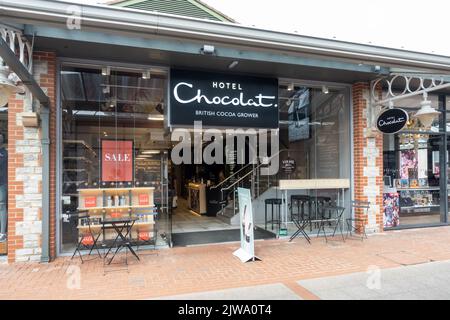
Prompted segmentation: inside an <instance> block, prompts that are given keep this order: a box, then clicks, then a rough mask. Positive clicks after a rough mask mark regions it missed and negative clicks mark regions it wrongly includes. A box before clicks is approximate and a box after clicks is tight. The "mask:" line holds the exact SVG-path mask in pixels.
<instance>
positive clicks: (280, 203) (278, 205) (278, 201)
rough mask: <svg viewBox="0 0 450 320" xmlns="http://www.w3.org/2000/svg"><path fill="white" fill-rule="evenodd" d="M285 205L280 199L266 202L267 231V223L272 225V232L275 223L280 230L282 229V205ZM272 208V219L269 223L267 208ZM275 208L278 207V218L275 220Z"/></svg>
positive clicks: (271, 199)
mask: <svg viewBox="0 0 450 320" xmlns="http://www.w3.org/2000/svg"><path fill="white" fill-rule="evenodd" d="M282 204H283V200H282V199H279V198H270V199H266V200H264V217H265V228H266V230H267V223H272V230H273V225H274V223H276V224H278V229H279V228H280V224H281V220H280V212H281V205H282ZM268 205H270V206H271V216H272V219H271V220H269V221H267V206H268ZM274 206H275V207H278V218H277V219H275V220H274V218H273V213H274Z"/></svg>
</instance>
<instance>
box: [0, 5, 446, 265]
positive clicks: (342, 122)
mask: <svg viewBox="0 0 450 320" xmlns="http://www.w3.org/2000/svg"><path fill="white" fill-rule="evenodd" d="M4 2H6V4H5V5H4V12H7V13H8V14H7V16H5V20H3V19H2V23H3V21H6V22H9V24H5V25H4V26H2V27H1V28H3V29H2V30H7V31H8V32H10V33H2V34H18V35H21V37H23V39H26V40H27V41H29V40H30V39H31V38H32V35H35V38H34V42H33V43H34V48H33V50H34V51H33V52H32V53H29V55H30V56H31V57H32V61H33V65H32V67H30V68H29V69H28V72H29V73H30V77H31V74H32V78H33V79H34V81H35V82H36V86H38V87H39V88H40V90H42V91H43V93H42V94H43V95H42V94H40V92H39V90H38V89H36V87H35V85H34V84H33V81H31V80H30V81H27V85H28V86H29V87H30V88H31V89H30V88H28V90H30V92H31V91H33V97H34V98H35V99H34V102H33V100H32V99H29V98H30V95H29V94H30V93H29V92H28V94H25V95H20V94H18V95H16V96H14V95H12V96H11V97H10V98H9V103H8V105H7V107H5V109H4V110H3V109H0V124H2V125H1V128H0V137H1V136H3V142H2V141H0V144H2V145H3V146H4V148H2V149H1V150H4V152H3V153H2V151H1V150H0V156H1V155H2V154H3V155H5V157H3V158H2V159H8V160H7V161H1V162H0V170H1V172H8V179H7V180H5V179H2V180H1V181H4V182H5V181H7V183H8V187H9V188H8V190H9V192H8V196H7V200H8V201H6V202H7V203H4V202H1V201H0V214H2V213H3V212H7V216H8V222H7V225H8V232H7V233H8V234H7V241H6V243H7V247H8V260H9V261H10V262H14V261H36V260H42V261H47V260H51V259H53V258H55V257H57V256H60V255H68V254H71V253H73V251H74V248H75V246H76V244H77V243H78V242H79V241H80V240H83V230H85V229H86V228H87V227H89V226H90V227H92V228H96V227H98V223H99V221H100V220H98V219H102V218H104V217H105V216H109V217H121V216H125V215H132V216H133V217H136V218H137V221H136V225H135V227H134V228H133V229H132V233H131V235H132V237H134V238H135V239H136V240H138V241H140V243H139V245H141V246H145V247H146V248H153V247H156V248H161V247H170V246H172V245H190V244H201V243H212V242H221V241H230V240H232V241H234V240H237V239H238V237H239V231H237V232H236V230H238V228H239V226H238V220H239V216H238V212H237V211H236V210H237V207H238V206H237V205H236V201H235V191H236V188H237V187H245V188H248V189H250V190H251V194H252V197H253V207H254V213H253V216H254V223H255V225H256V227H257V228H256V229H255V237H256V238H257V239H258V238H259V239H267V238H276V237H281V238H284V237H286V236H287V237H289V236H290V235H291V234H293V232H294V231H295V226H294V224H293V223H292V217H293V216H297V217H300V216H303V215H307V214H309V213H308V210H309V209H308V206H309V205H310V204H311V203H312V204H313V205H315V206H316V205H318V204H320V205H324V204H325V205H327V204H339V205H342V206H344V207H345V212H344V216H343V219H344V221H345V219H346V218H350V217H364V219H365V220H364V221H365V222H364V226H363V227H364V229H365V230H366V232H367V233H369V232H383V231H384V230H390V229H396V228H403V227H417V226H435V225H446V224H447V223H448V203H447V202H448V200H447V199H448V198H447V193H448V187H447V176H448V174H447V171H448V168H447V167H448V161H447V160H448V159H447V158H448V156H447V154H448V151H447V149H448V148H447V146H448V144H447V134H448V132H447V130H448V128H447V112H446V110H447V107H446V99H447V95H448V94H449V92H447V90H448V87H437V88H436V89H435V90H434V91H433V92H429V94H428V98H429V100H430V101H431V107H432V108H434V109H435V110H436V112H439V115H437V116H436V117H434V118H433V122H432V124H431V125H430V126H427V127H426V126H424V125H423V123H421V122H419V121H418V120H417V119H418V118H416V115H417V113H418V111H420V109H421V100H422V98H420V97H421V96H419V95H418V94H411V95H410V96H409V97H405V98H404V99H393V100H395V103H394V106H395V107H398V108H402V109H404V110H405V111H406V112H407V113H408V115H409V121H408V123H407V124H406V125H405V127H404V128H402V130H401V131H398V132H395V133H392V134H382V133H380V132H379V131H376V130H375V127H376V126H375V124H376V121H375V119H376V117H377V115H378V113H379V109H380V108H379V107H380V106H379V105H378V104H377V103H376V101H374V99H373V96H374V92H376V93H377V94H378V93H380V94H381V93H382V92H383V90H384V91H386V90H388V89H389V90H391V89H396V90H400V92H402V89H401V87H402V86H401V85H400V84H398V82H397V83H396V85H395V86H393V87H392V88H391V87H389V88H388V87H386V86H385V85H382V86H381V87H378V86H374V84H373V81H374V80H376V79H379V78H387V79H389V78H392V76H393V73H392V71H391V68H393V67H395V68H396V70H398V69H402V68H403V69H404V70H406V71H405V72H407V70H411V69H413V70H414V69H421V70H423V69H427V68H428V69H427V70H429V72H430V74H434V75H440V74H441V73H442V74H443V73H445V72H447V71H448V70H450V61H447V60H448V59H446V58H443V57H437V56H434V55H427V54H416V53H408V52H403V51H397V50H391V49H383V50H382V49H380V48H374V47H372V46H366V45H357V44H349V43H342V42H339V41H335V40H323V41H322V42H318V41H317V39H314V38H309V37H304V36H299V35H297V34H285V33H278V32H272V31H265V30H259V29H255V28H248V27H245V26H241V25H236V24H233V23H224V22H212V21H207V20H201V19H192V18H186V17H176V16H171V15H164V14H155V13H151V12H150V13H149V12H142V11H137V10H130V11H126V15H125V13H124V12H125V11H124V10H123V9H121V8H117V7H109V6H89V5H86V6H81V7H80V8H81V9H82V10H81V11H82V12H83V17H78V18H80V19H81V30H80V29H70V28H67V19H69V18H74V17H73V15H71V14H70V13H67V7H66V4H62V3H59V2H56V3H55V2H51V1H46V0H29V2H33V8H34V9H33V12H31V13H30V14H29V16H27V20H26V21H24V20H23V19H25V18H24V17H23V16H22V13H21V12H22V10H23V6H26V5H27V4H26V3H24V4H22V3H21V4H17V3H14V1H4ZM28 5H29V3H28ZM49 11H54V12H53V13H58V14H60V16H59V17H58V18H55V15H54V14H50V13H49ZM2 14H3V13H2ZM121 15H123V16H121ZM118 16H121V17H122V18H121V19H119V18H118ZM2 18H3V17H2ZM75 18H76V17H75ZM84 18H86V19H85V20H83V19H84ZM123 20H126V22H124V21H123ZM155 26H157V28H156V27H155ZM155 28H156V29H155ZM149 30H152V32H149ZM155 30H156V31H155ZM199 30H200V31H201V32H200V31H199ZM232 34H233V35H236V37H230V35H232ZM8 39H9V38H8V37H3V40H4V42H5V41H8ZM27 43H28V42H27ZM29 43H30V44H31V42H29ZM0 49H1V51H0V53H1V56H2V57H3V60H4V61H5V62H6V61H7V59H6V58H5V57H6V56H7V55H6V53H8V52H7V50H9V49H8V46H7V47H5V46H0ZM19 49H20V48H19ZM19 49H18V50H19ZM374 50H381V51H382V54H381V53H380V54H379V55H377V56H376V57H374V56H373V52H374ZM19 51H20V50H19ZM377 52H378V51H377ZM12 55H13V56H14V54H12ZM8 57H9V56H8ZM400 57H403V59H400ZM407 58H408V59H407ZM8 59H9V60H8V65H9V67H10V68H11V71H14V72H16V73H18V72H19V71H20V70H21V65H22V64H23V63H22V62H21V61H20V59H17V60H18V61H17V63H15V61H14V59H12V58H11V57H9V58H8ZM4 64H6V63H4ZM22 75H23V74H22ZM424 77H426V76H424ZM446 80H448V79H444V81H443V83H448V81H446ZM24 82H25V81H24ZM374 89H375V91H374ZM423 90H425V89H424V88H418V89H417V92H419V93H421V92H422V91H423ZM44 91H45V92H44ZM382 105H383V107H388V106H387V104H384V103H383V104H382ZM2 110H3V111H2ZM47 111H48V112H47ZM3 113H4V114H5V115H6V114H7V116H5V117H3V118H5V119H3V118H2V114H3ZM33 117H34V118H33ZM7 118H8V120H6V119H7ZM35 118H38V119H39V121H29V119H31V120H33V119H35ZM1 121H3V122H1ZM198 121H201V123H200V126H201V127H199V126H198V124H196V122H198ZM425 127H426V128H425ZM47 134H48V137H47ZM0 140H1V138H0ZM2 145H0V147H2ZM6 150H7V151H6ZM0 160H1V159H0ZM271 168H272V169H273V168H274V170H273V171H271ZM1 172H0V173H1ZM1 177H3V178H4V177H5V176H4V175H1ZM1 181H0V182H1ZM280 181H295V182H296V183H297V182H299V183H300V182H301V183H303V184H305V183H309V185H310V187H309V188H303V187H302V188H298V189H295V188H290V189H289V190H288V191H286V190H282V189H280ZM325 182H327V183H330V184H329V185H328V186H327V185H323V183H325ZM336 186H339V187H336ZM341 186H342V187H341ZM0 187H1V186H0ZM0 193H1V190H0ZM283 199H285V201H284V202H283ZM301 199H308V201H307V202H302V201H304V200H301ZM353 199H358V200H365V201H369V202H370V203H371V205H370V208H369V210H368V211H367V212H362V211H359V210H357V211H355V212H354V211H352V210H351V205H350V204H351V201H352V200H353ZM0 200H1V199H0ZM6 206H7V210H6V209H5V208H6ZM283 206H286V207H285V208H287V211H286V212H285V211H283V210H284V209H283ZM2 208H3V209H2ZM80 211H83V212H88V213H89V214H90V215H91V216H90V219H91V220H90V221H87V220H80V219H78V217H77V215H76V214H77V213H78V212H80ZM282 212H284V213H282ZM272 214H273V216H274V218H272ZM2 217H3V215H2ZM273 220H275V221H273ZM2 221H3V220H2ZM2 221H0V226H1V225H2V224H3V222H2ZM2 230H3V229H2ZM307 231H308V232H309V233H311V234H315V233H317V226H316V225H313V224H311V226H310V228H308V230H307ZM1 232H2V233H3V231H1ZM199 234H201V235H202V240H201V241H200V242H196V241H197V240H198V239H199V238H200V237H199ZM103 236H105V235H103ZM205 239H206V241H204V240H205ZM202 241H203V242H202ZM4 242H5V241H4ZM0 243H1V242H0ZM0 253H2V251H1V247H0Z"/></svg>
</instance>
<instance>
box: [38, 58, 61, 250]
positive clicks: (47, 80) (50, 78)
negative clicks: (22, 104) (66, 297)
mask: <svg viewBox="0 0 450 320" xmlns="http://www.w3.org/2000/svg"><path fill="white" fill-rule="evenodd" d="M34 60H35V61H36V60H37V61H45V62H46V63H47V71H48V72H47V74H41V75H40V79H39V84H40V86H41V88H42V89H43V90H44V91H45V92H46V93H47V96H48V97H49V98H50V255H51V257H52V258H54V257H56V207H55V206H56V54H55V53H54V52H42V51H37V52H34Z"/></svg>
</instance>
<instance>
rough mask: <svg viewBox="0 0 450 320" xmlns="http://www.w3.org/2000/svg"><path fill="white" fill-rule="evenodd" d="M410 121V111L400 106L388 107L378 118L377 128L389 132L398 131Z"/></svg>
mask: <svg viewBox="0 0 450 320" xmlns="http://www.w3.org/2000/svg"><path fill="white" fill-rule="evenodd" d="M407 122H408V113H407V112H406V111H405V110H403V109H400V108H392V109H387V110H386V111H383V112H381V113H380V114H379V115H378V118H377V128H378V130H379V131H381V132H383V133H387V134H393V133H397V132H399V131H400V130H402V129H403V128H404V127H405V125H406V123H407Z"/></svg>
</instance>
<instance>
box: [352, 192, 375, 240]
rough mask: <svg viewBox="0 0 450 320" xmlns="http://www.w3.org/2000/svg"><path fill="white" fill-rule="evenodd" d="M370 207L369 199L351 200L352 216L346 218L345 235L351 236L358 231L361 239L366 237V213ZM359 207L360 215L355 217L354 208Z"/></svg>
mask: <svg viewBox="0 0 450 320" xmlns="http://www.w3.org/2000/svg"><path fill="white" fill-rule="evenodd" d="M369 208H370V202H369V201H360V200H354V201H352V217H353V218H348V219H346V222H347V237H348V236H349V234H350V236H352V233H353V232H355V233H359V234H361V235H362V236H361V241H363V240H364V238H366V239H367V234H366V228H365V226H366V222H367V213H368V211H369ZM357 209H360V210H362V211H363V214H362V217H359V218H356V210H357Z"/></svg>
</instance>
